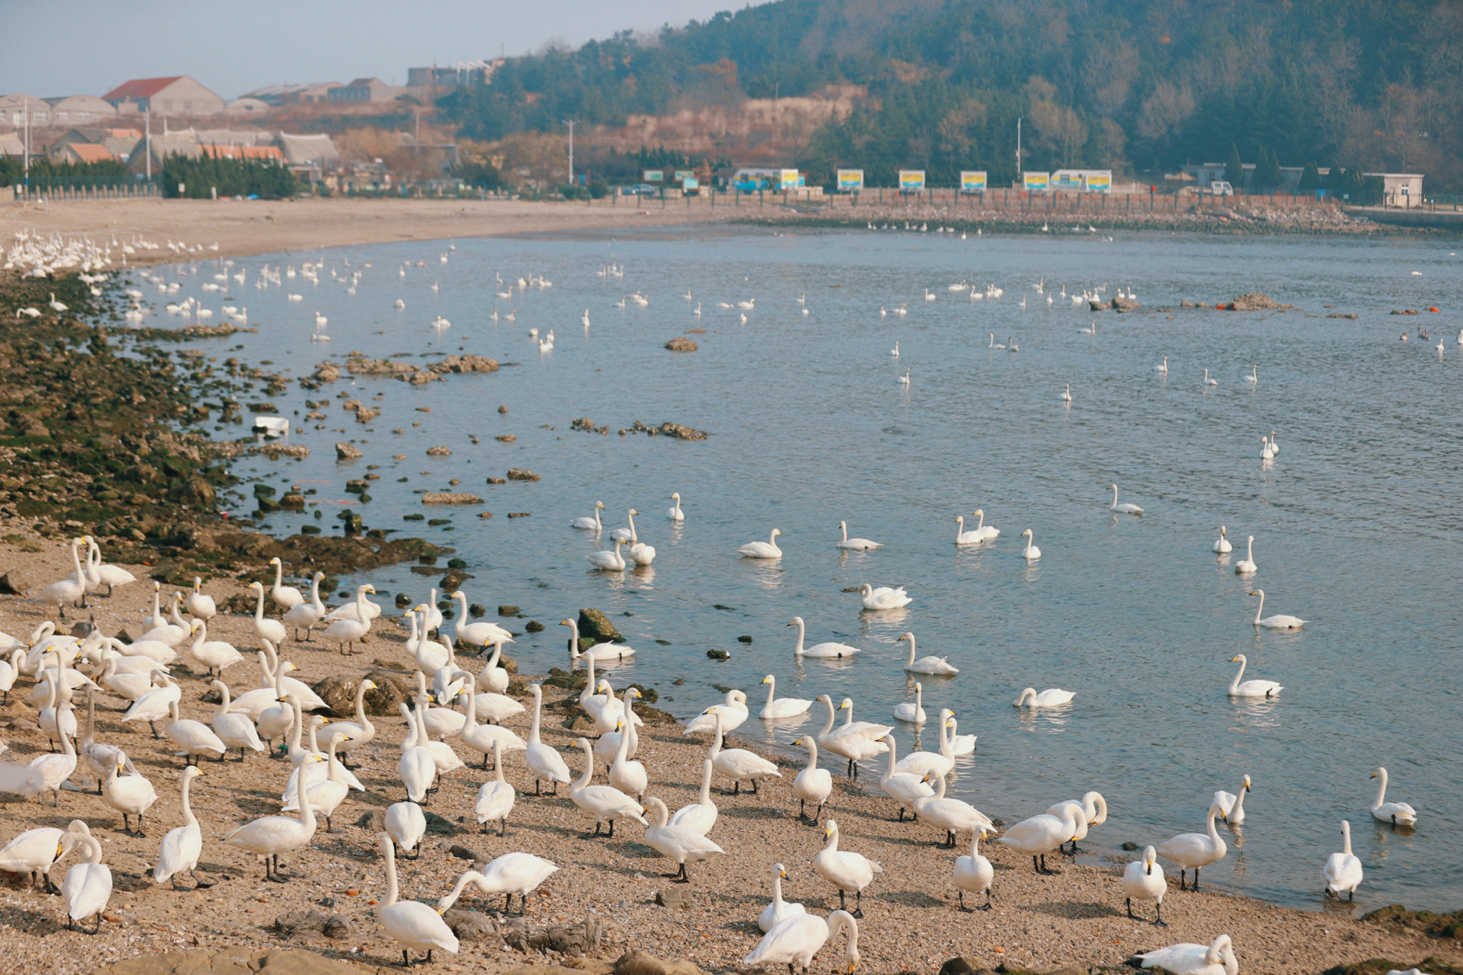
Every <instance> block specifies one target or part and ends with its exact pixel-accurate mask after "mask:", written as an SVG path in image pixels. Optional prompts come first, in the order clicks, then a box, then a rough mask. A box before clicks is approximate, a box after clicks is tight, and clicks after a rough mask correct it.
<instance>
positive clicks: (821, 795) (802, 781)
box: [792, 721, 833, 826]
mask: <svg viewBox="0 0 1463 975" xmlns="http://www.w3.org/2000/svg"><path fill="white" fill-rule="evenodd" d="M829 723H830V724H831V723H832V722H831V721H830V722H829ZM798 745H806V746H807V747H808V764H807V765H805V766H803V770H802V771H801V772H799V773H798V774H797V778H795V779H793V780H792V794H793V795H795V796H797V797H798V819H800V820H802V821H803V822H808V821H809V820H808V803H810V802H816V803H817V804H818V808H817V809H815V810H813V818H812V820H811V822H812V824H813V825H814V826H816V825H818V817H820V816H822V815H823V807H824V806H825V805H827V803H828V797H829V796H830V795H832V794H833V773H831V772H829V771H828V770H827V769H825V768H819V767H818V742H817V739H815V738H814V737H813V736H812V735H803V736H802V737H801V738H799V739H798V740H797V741H795V742H793V747H794V748H796V747H797V746H798Z"/></svg>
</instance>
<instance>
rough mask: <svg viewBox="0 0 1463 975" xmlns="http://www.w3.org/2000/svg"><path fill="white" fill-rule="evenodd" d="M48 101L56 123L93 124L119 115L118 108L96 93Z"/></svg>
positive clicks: (49, 99) (107, 120)
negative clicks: (98, 96)
mask: <svg viewBox="0 0 1463 975" xmlns="http://www.w3.org/2000/svg"><path fill="white" fill-rule="evenodd" d="M46 102H47V103H48V104H50V106H51V120H52V122H54V123H55V124H56V125H92V124H99V123H105V122H110V121H111V120H112V119H114V118H116V117H117V110H116V109H115V108H113V107H112V106H111V104H110V103H109V102H106V101H104V100H103V99H100V98H97V97H96V96H95V95H70V96H68V97H66V98H47V99H46Z"/></svg>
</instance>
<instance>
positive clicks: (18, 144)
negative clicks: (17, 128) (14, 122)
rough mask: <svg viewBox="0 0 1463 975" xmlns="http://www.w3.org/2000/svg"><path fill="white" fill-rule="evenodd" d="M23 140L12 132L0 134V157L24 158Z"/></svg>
mask: <svg viewBox="0 0 1463 975" xmlns="http://www.w3.org/2000/svg"><path fill="white" fill-rule="evenodd" d="M24 155H25V140H24V139H22V138H21V137H20V136H18V135H16V134H14V133H13V132H4V133H0V156H24Z"/></svg>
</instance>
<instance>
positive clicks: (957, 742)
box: [940, 708, 979, 755]
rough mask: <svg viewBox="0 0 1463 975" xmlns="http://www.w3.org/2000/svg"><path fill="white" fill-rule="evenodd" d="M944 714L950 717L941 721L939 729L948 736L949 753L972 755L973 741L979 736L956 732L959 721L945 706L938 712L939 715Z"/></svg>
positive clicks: (973, 749)
mask: <svg viewBox="0 0 1463 975" xmlns="http://www.w3.org/2000/svg"><path fill="white" fill-rule="evenodd" d="M946 715H949V716H950V719H949V720H948V721H946V722H943V724H944V727H943V728H941V731H942V732H944V733H945V734H946V735H947V737H948V738H949V741H950V753H951V754H952V755H973V754H974V753H975V742H976V740H977V739H978V738H979V736H978V735H962V734H958V733H957V729H958V728H959V722H957V721H956V720H955V715H954V713H953V712H951V711H950V710H949V709H948V708H946V709H945V710H943V711H941V712H940V717H941V718H943V717H945V716H946Z"/></svg>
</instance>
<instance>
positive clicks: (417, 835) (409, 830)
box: [384, 801, 427, 859]
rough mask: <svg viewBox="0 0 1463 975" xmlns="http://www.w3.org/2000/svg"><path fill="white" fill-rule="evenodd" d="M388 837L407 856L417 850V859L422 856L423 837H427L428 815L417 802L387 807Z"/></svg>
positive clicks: (394, 804)
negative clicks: (408, 851)
mask: <svg viewBox="0 0 1463 975" xmlns="http://www.w3.org/2000/svg"><path fill="white" fill-rule="evenodd" d="M384 824H385V829H386V835H387V836H388V837H390V838H391V842H392V843H394V844H396V847H397V848H399V849H400V850H401V855H402V856H406V851H407V850H416V856H414V857H413V858H412V859H416V858H417V857H420V856H421V855H422V850H421V842H422V837H423V836H426V835H427V814H426V813H424V812H422V807H421V806H419V805H417V804H416V803H415V802H410V801H408V802H394V803H392V804H391V805H389V806H387V807H386V818H385V821H384Z"/></svg>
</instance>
